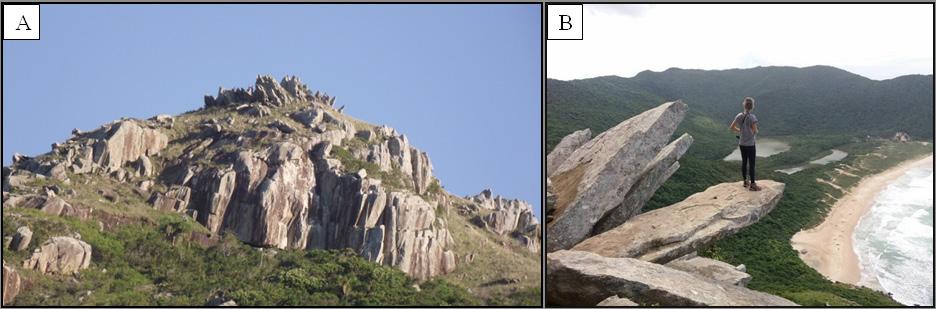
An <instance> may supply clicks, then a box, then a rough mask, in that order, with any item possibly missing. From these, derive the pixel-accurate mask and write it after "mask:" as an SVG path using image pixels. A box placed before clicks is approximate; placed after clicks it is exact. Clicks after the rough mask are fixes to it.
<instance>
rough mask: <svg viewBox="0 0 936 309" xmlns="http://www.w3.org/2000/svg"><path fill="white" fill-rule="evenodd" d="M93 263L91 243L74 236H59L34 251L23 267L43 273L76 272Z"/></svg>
mask: <svg viewBox="0 0 936 309" xmlns="http://www.w3.org/2000/svg"><path fill="white" fill-rule="evenodd" d="M89 265H91V245H88V243H86V242H84V241H81V240H78V239H75V238H72V237H64V236H57V237H52V238H51V239H49V240H47V241H46V242H44V243H43V244H42V246H40V247H39V248H36V250H35V251H33V253H32V255H31V256H30V257H29V259H27V260H25V261H23V267H24V268H27V269H35V270H38V271H39V272H40V273H43V274H66V275H68V274H74V273H77V272H78V271H79V270H81V269H85V268H88V266H89Z"/></svg>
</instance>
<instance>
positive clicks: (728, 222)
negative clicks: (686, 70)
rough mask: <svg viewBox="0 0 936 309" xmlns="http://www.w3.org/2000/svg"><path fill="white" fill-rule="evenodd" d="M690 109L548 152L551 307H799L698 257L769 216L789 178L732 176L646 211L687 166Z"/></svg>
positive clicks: (653, 114) (661, 113) (649, 114)
mask: <svg viewBox="0 0 936 309" xmlns="http://www.w3.org/2000/svg"><path fill="white" fill-rule="evenodd" d="M687 109H688V106H687V105H686V104H685V103H683V102H681V101H676V102H668V103H665V104H662V105H660V106H658V107H656V108H653V109H650V110H648V111H645V112H643V113H641V114H639V115H637V116H635V117H633V118H630V119H627V120H625V121H623V122H621V123H619V124H618V125H616V126H614V127H612V128H610V129H608V130H607V131H604V132H602V133H601V134H599V135H598V136H596V137H594V138H589V137H590V131H588V130H587V129H585V130H582V131H578V132H574V133H572V134H570V135H568V136H566V137H565V138H563V139H562V140H561V141H560V142H559V143H558V145H557V146H556V147H555V148H554V150H553V152H552V153H550V155H549V156H548V157H547V159H548V161H549V162H547V167H548V168H549V169H548V170H547V175H548V176H549V180H548V192H547V194H548V198H547V218H546V225H547V229H546V232H547V235H548V237H547V238H546V239H547V243H546V248H547V251H548V252H549V253H548V254H547V261H546V268H547V270H546V297H547V302H548V303H549V304H552V305H562V306H594V305H597V304H599V303H601V304H608V305H622V304H637V305H643V306H794V305H796V304H795V303H793V302H791V301H789V300H787V299H784V298H781V297H779V296H774V295H770V294H766V293H763V292H758V291H753V290H749V289H747V288H745V287H744V285H745V284H746V282H748V281H749V280H750V279H751V277H750V276H749V275H747V274H746V273H745V267H744V266H743V265H738V266H733V265H730V264H727V263H724V262H720V261H717V260H714V259H709V258H703V257H698V256H696V252H697V250H703V249H704V248H706V247H707V246H709V245H711V244H712V243H713V242H715V241H716V240H717V239H719V238H722V237H724V236H726V235H730V234H733V233H736V232H738V231H739V230H741V229H742V228H744V227H746V226H748V225H751V224H753V223H754V222H757V220H759V219H761V218H763V217H765V216H766V215H767V213H769V212H770V211H771V210H772V209H773V208H774V207H775V206H776V205H777V202H778V201H779V200H780V199H781V198H782V196H783V190H784V187H785V185H784V184H783V183H778V182H774V181H770V180H761V181H758V183H759V184H760V185H761V186H762V187H763V190H761V191H759V192H752V191H748V190H747V189H746V188H745V187H744V186H743V185H742V183H741V182H736V183H723V184H719V185H716V186H713V187H710V188H708V189H707V190H705V191H704V192H700V193H696V194H694V195H692V196H690V197H688V198H687V199H685V200H683V201H681V202H679V203H676V204H673V205H670V206H667V207H663V208H659V209H655V210H652V211H647V212H643V213H641V212H642V208H643V206H644V205H645V204H646V203H647V201H648V200H649V199H650V198H651V197H652V196H653V193H654V192H655V191H656V190H657V189H658V188H660V187H661V186H662V185H663V183H664V182H665V181H666V180H667V179H668V178H669V177H670V176H671V175H673V174H674V173H675V171H676V170H677V169H679V162H678V161H677V160H679V158H680V157H682V155H683V154H684V153H685V152H686V150H687V149H688V148H689V145H690V144H691V143H692V137H691V136H690V135H688V134H684V135H682V136H680V137H679V138H676V139H675V140H672V141H671V138H670V136H671V135H672V134H673V133H674V132H675V131H676V127H677V126H678V125H679V123H680V122H681V121H682V119H683V118H684V117H685V115H686V111H687Z"/></svg>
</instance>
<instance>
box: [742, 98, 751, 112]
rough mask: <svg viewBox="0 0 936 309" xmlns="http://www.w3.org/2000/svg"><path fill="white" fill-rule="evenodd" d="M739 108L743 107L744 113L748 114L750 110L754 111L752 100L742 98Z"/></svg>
mask: <svg viewBox="0 0 936 309" xmlns="http://www.w3.org/2000/svg"><path fill="white" fill-rule="evenodd" d="M741 106H743V107H744V111H746V112H750V111H751V110H752V109H754V98H752V97H744V102H742V103H741Z"/></svg>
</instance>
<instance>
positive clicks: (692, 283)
mask: <svg viewBox="0 0 936 309" xmlns="http://www.w3.org/2000/svg"><path fill="white" fill-rule="evenodd" d="M546 280H548V281H549V284H547V285H546V301H547V302H548V303H549V304H550V305H559V306H576V307H590V306H595V305H596V304H598V303H599V302H602V301H603V300H605V299H607V298H608V297H611V296H617V297H623V298H627V299H630V300H632V301H635V302H638V303H642V304H658V305H661V306H693V307H698V306H742V307H751V306H796V304H795V303H793V302H791V301H789V300H786V299H784V298H781V297H778V296H774V295H770V294H766V293H762V292H758V291H752V290H748V289H746V288H742V287H738V286H734V285H728V284H720V283H718V282H715V281H710V280H705V279H702V278H699V277H696V276H694V275H692V274H689V273H687V272H684V271H681V270H677V269H673V268H669V267H666V266H663V265H660V264H655V263H650V262H646V261H641V260H638V259H632V258H609V257H604V256H600V255H597V254H594V253H591V252H582V251H569V250H562V251H557V252H552V253H549V254H548V255H547V257H546Z"/></svg>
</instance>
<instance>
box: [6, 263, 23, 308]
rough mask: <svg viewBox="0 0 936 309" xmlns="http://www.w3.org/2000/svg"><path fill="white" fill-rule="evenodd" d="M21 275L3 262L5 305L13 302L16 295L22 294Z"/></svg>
mask: <svg viewBox="0 0 936 309" xmlns="http://www.w3.org/2000/svg"><path fill="white" fill-rule="evenodd" d="M20 284H21V282H20V275H19V273H17V272H16V269H14V268H13V267H10V266H7V263H6V261H3V305H4V306H5V305H8V304H10V303H12V302H13V299H14V298H16V295H17V294H19V292H20Z"/></svg>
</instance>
